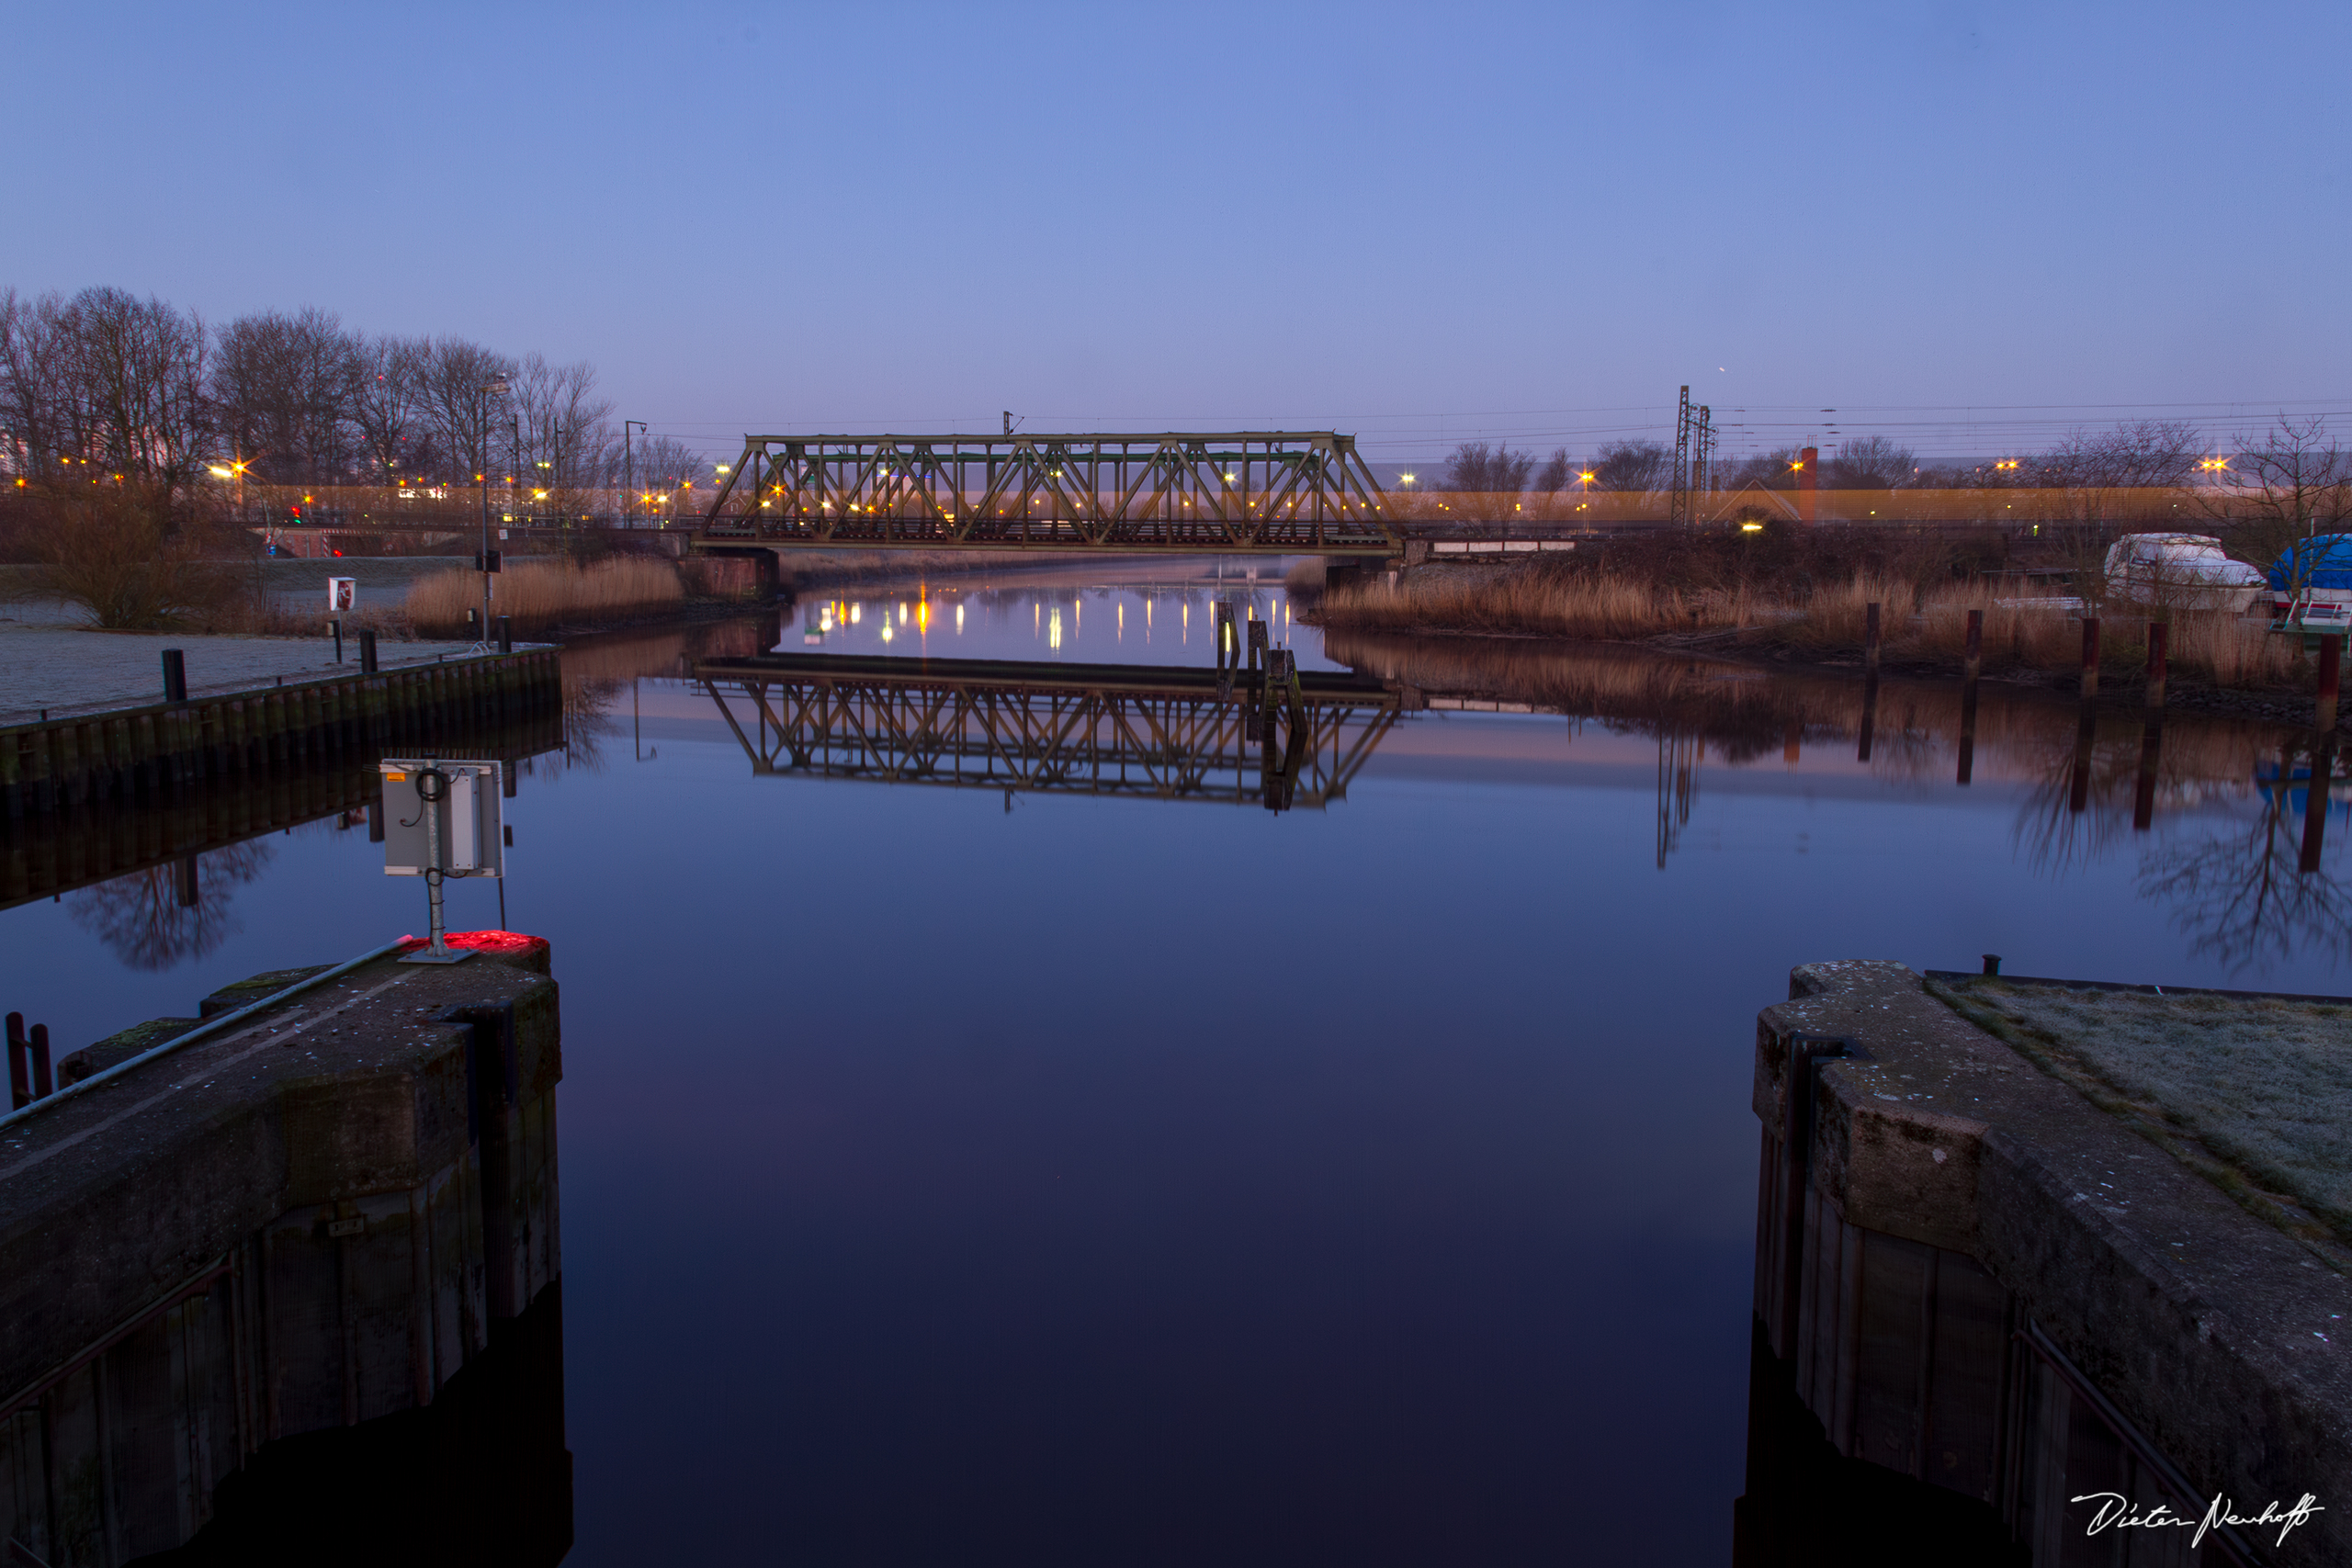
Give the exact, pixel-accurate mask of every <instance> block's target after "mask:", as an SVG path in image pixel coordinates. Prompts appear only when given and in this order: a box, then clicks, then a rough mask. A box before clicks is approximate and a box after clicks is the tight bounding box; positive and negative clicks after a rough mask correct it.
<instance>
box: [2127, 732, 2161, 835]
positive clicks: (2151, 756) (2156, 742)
mask: <svg viewBox="0 0 2352 1568" xmlns="http://www.w3.org/2000/svg"><path fill="white" fill-rule="evenodd" d="M2164 749H2165V722H2164V710H2163V709H2162V708H2150V709H2149V710H2148V722H2147V723H2146V724H2144V725H2143V726H2142V727H2141V728H2140V780H2139V784H2138V786H2137V787H2136V788H2135V789H2134V790H2133V791H2132V794H2131V830H2132V831H2133V832H2135V833H2144V832H2146V831H2147V830H2148V829H2149V827H2150V825H2151V824H2153V823H2154V821H2155V819H2156V768H2157V765H2158V764H2159V763H2160V762H2161V761H2162V760H2163V757H2164Z"/></svg>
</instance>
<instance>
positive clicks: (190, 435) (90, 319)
mask: <svg viewBox="0 0 2352 1568" xmlns="http://www.w3.org/2000/svg"><path fill="white" fill-rule="evenodd" d="M63 321H64V324H65V325H66V328H67V330H68V331H69V332H70V333H71V334H72V341H73V361H72V363H73V372H74V379H75V380H76V381H77V382H78V383H79V386H80V389H81V396H82V400H83V402H84V405H85V411H86V417H87V423H88V430H87V435H86V439H87V440H88V441H89V442H90V444H91V446H92V447H93V450H92V452H91V457H93V458H94V459H102V460H103V462H104V465H105V467H106V468H109V469H110V470H112V471H113V472H115V473H117V474H120V475H122V476H123V477H124V479H126V480H129V479H134V478H135V479H140V480H143V481H144V482H145V483H146V484H148V485H149V486H150V487H152V488H153V490H154V491H155V492H156V494H157V496H158V498H159V500H160V502H161V503H162V504H164V506H165V507H166V508H169V507H171V506H173V505H175V504H176V502H177V499H178V498H179V497H180V495H181V494H182V493H183V492H185V491H187V489H188V487H189V486H190V485H191V484H192V483H193V481H194V479H195V478H196V476H197V475H198V473H200V472H201V471H202V470H203V466H204V463H205V460H206V457H207V455H208V454H207V450H206V448H207V440H206V437H207V434H208V430H207V424H208V420H207V412H208V405H207V399H206V396H205V378H206V368H207V366H206V361H207V358H208V355H209V348H210V340H209V334H208V333H206V331H205V327H204V322H203V321H202V319H201V318H199V317H197V316H195V315H192V314H183V313H182V312H180V311H178V310H174V309H173V308H172V307H171V306H169V305H167V304H165V303H164V301H163V300H161V299H153V298H152V297H151V298H149V299H136V298H134V297H133V296H131V295H130V294H129V293H126V292H125V291H124V290H122V289H119V288H85V289H84V290H83V291H82V292H81V293H79V294H77V295H75V296H74V299H73V300H72V302H71V303H70V304H69V305H68V306H67V307H66V310H65V316H64V318H63Z"/></svg>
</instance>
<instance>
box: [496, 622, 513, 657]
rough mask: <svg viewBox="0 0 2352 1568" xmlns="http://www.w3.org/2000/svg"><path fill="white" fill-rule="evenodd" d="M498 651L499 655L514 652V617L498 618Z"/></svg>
mask: <svg viewBox="0 0 2352 1568" xmlns="http://www.w3.org/2000/svg"><path fill="white" fill-rule="evenodd" d="M498 651H499V652H501V653H512V652H514V651H515V617H514V616H512V615H501V616H499V617H498Z"/></svg>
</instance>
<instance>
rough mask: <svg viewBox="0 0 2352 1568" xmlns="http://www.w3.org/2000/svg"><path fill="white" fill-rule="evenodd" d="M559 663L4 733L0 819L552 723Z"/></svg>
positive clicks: (470, 668) (233, 700)
mask: <svg viewBox="0 0 2352 1568" xmlns="http://www.w3.org/2000/svg"><path fill="white" fill-rule="evenodd" d="M559 658H560V656H559V654H558V653H557V651H556V650H555V649H529V650H526V651H525V652H520V653H507V654H486V655H482V656H481V657H477V658H471V659H461V660H450V661H447V662H443V663H435V664H416V665H409V666H405V667H403V668H400V669H394V670H386V671H379V673H376V674H373V675H363V674H359V673H357V672H356V671H355V672H353V673H352V674H349V675H343V676H335V677H331V678H329V679H327V680H323V681H308V682H301V683H300V684H296V685H288V686H272V687H263V688H259V689H256V690H252V691H245V692H236V693H231V694H226V695H220V696H206V697H195V698H191V699H190V700H188V701H187V702H185V703H157V704H153V705H149V706H146V707H138V708H121V709H116V710H114V711H111V712H107V713H96V714H85V715H79V716H70V717H64V718H54V719H50V720H48V721H46V722H42V723H36V724H18V725H11V726H7V727H6V728H0V817H4V818H6V819H8V820H11V821H17V820H23V819H25V818H39V817H45V816H49V815H51V814H54V813H58V812H63V811H71V810H74V809H76V808H80V807H89V806H97V805H104V804H106V803H108V802H128V801H137V802H140V803H141V804H146V803H151V802H155V801H163V800H171V799H174V798H177V797H180V796H184V795H187V794H188V793H189V792H191V791H194V790H196V789H198V788H200V787H202V786H205V785H207V784H212V783H215V782H216V781H225V780H237V781H240V782H246V783H251V782H254V781H259V780H265V779H272V778H277V777H282V776H286V775H288V774H290V773H310V772H313V771H315V770H317V769H319V768H320V767H322V766H323V765H326V764H330V763H333V762H337V761H344V760H345V759H353V758H356V759H358V760H360V761H366V762H372V761H374V760H375V757H376V756H378V755H381V754H382V753H383V752H384V751H387V750H421V749H424V748H429V747H432V746H434V745H436V744H441V743H444V742H446V741H447V740H451V739H456V738H458V737H459V736H460V735H465V734H469V733H476V732H479V731H481V730H483V729H486V728H492V727H496V726H506V725H515V724H520V723H522V722H524V721H526V720H528V719H533V718H544V717H552V716H558V715H560V713H561V711H562V702H563V697H562V682H561V678H560V671H559V665H558V660H559Z"/></svg>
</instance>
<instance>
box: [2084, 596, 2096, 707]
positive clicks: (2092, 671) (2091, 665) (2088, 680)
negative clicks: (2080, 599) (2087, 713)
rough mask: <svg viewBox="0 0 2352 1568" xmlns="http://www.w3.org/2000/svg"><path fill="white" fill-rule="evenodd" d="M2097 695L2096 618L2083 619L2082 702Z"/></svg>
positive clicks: (2092, 616) (2087, 617)
mask: <svg viewBox="0 0 2352 1568" xmlns="http://www.w3.org/2000/svg"><path fill="white" fill-rule="evenodd" d="M2096 696H2098V616H2097V615H2085V616H2084V617H2083V700H2084V701H2086V702H2087V701H2089V700H2090V699H2091V698H2093V697H2096Z"/></svg>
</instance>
